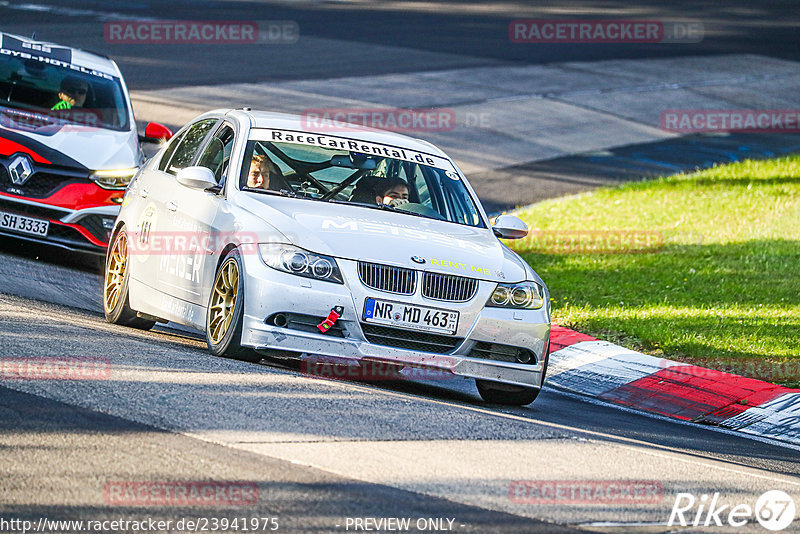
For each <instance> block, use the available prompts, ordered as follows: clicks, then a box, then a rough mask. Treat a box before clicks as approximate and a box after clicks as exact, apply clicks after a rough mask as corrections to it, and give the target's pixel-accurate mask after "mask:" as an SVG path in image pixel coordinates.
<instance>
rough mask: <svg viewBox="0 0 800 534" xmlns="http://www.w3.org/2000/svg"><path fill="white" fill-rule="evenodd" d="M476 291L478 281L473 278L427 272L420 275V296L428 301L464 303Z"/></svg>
mask: <svg viewBox="0 0 800 534" xmlns="http://www.w3.org/2000/svg"><path fill="white" fill-rule="evenodd" d="M477 291H478V281H477V280H475V279H474V278H465V277H463V276H454V275H452V274H439V273H427V272H426V273H423V274H422V295H423V296H425V297H428V298H429V299H434V300H448V301H451V302H466V301H468V300H470V299H471V298H472V297H474V296H475V293H476V292H477Z"/></svg>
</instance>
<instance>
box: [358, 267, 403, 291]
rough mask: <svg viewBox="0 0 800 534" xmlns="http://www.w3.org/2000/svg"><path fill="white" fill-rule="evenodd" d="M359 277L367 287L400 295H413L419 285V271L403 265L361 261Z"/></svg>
mask: <svg viewBox="0 0 800 534" xmlns="http://www.w3.org/2000/svg"><path fill="white" fill-rule="evenodd" d="M358 277H359V278H360V279H361V283H363V284H364V285H365V286H367V287H371V288H372V289H377V290H379V291H386V292H388V293H396V294H398V295H413V294H414V291H415V290H416V287H417V271H415V270H413V269H405V268H403V267H391V266H389V265H379V264H377V263H366V262H362V261H360V262H358Z"/></svg>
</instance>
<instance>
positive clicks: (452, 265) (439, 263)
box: [431, 258, 492, 276]
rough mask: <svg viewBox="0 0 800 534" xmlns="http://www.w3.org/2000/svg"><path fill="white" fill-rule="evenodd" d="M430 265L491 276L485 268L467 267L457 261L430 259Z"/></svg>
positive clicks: (490, 272)
mask: <svg viewBox="0 0 800 534" xmlns="http://www.w3.org/2000/svg"><path fill="white" fill-rule="evenodd" d="M431 265H437V266H439V267H444V268H446V269H458V270H461V271H464V272H471V273H478V274H483V275H486V276H491V275H492V271H490V270H489V269H487V268H485V267H479V266H477V265H467V264H465V263H460V262H457V261H449V260H440V259H437V258H431Z"/></svg>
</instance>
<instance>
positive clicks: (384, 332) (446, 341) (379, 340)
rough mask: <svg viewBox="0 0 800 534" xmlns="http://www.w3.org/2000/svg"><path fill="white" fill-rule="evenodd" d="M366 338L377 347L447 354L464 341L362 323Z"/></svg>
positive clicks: (457, 338)
mask: <svg viewBox="0 0 800 534" xmlns="http://www.w3.org/2000/svg"><path fill="white" fill-rule="evenodd" d="M361 329H362V330H363V331H364V337H366V338H367V341H369V342H370V343H374V344H376V345H384V346H387V347H395V348H398V349H409V350H418V351H421V352H435V353H437V354H446V353H448V352H452V351H453V350H455V348H456V347H458V346H459V345H460V344H461V342H462V341H464V340H463V338H460V337H453V336H443V335H441V334H430V333H428V332H417V331H414V330H402V329H400V328H391V327H388V326H378V325H374V324H367V323H361Z"/></svg>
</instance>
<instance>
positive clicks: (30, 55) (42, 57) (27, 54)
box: [0, 37, 117, 80]
mask: <svg viewBox="0 0 800 534" xmlns="http://www.w3.org/2000/svg"><path fill="white" fill-rule="evenodd" d="M5 40H6V38H5V37H4V38H3V43H5ZM0 55H4V56H9V57H14V58H20V59H28V60H34V61H40V62H42V63H47V64H48V65H53V66H55V67H63V68H65V69H70V70H74V71H76V72H80V73H82V74H89V75H90V76H95V77H97V78H103V79H105V80H117V78H116V77H115V76H112V75H110V74H107V73H105V72H101V71H99V70H95V69H90V68H88V67H84V66H81V65H75V64H73V63H70V61H69V60H64V59H59V58H58V57H54V56H52V55H49V54H44V53H41V52H40V51H35V50H33V49H31V50H30V51H27V50H12V49H9V48H5V47H4V48H0ZM70 58H71V56H70Z"/></svg>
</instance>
